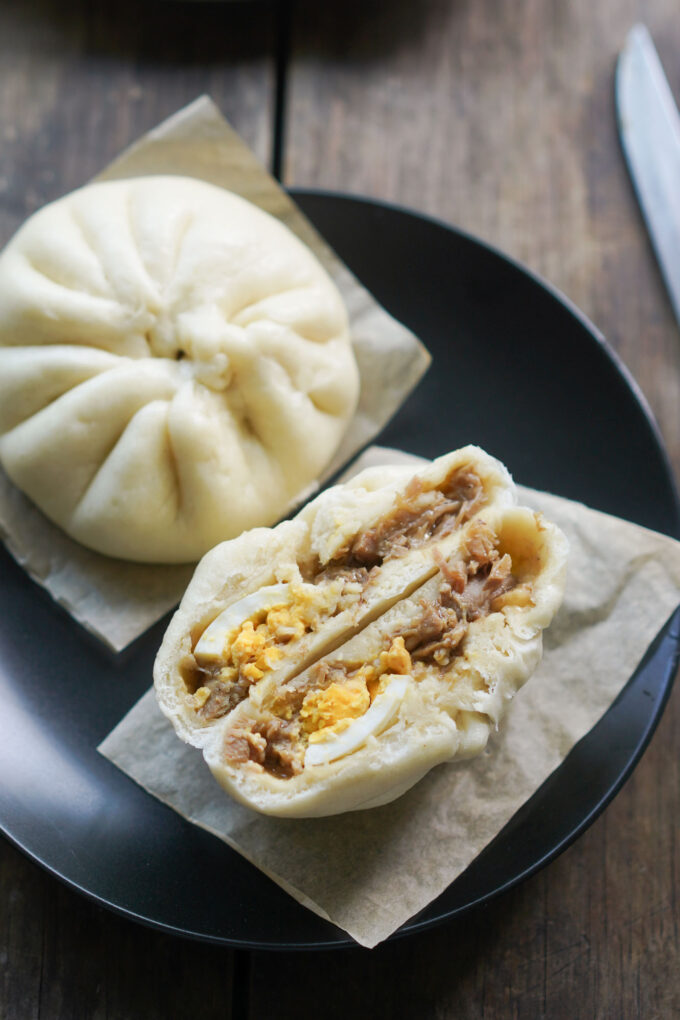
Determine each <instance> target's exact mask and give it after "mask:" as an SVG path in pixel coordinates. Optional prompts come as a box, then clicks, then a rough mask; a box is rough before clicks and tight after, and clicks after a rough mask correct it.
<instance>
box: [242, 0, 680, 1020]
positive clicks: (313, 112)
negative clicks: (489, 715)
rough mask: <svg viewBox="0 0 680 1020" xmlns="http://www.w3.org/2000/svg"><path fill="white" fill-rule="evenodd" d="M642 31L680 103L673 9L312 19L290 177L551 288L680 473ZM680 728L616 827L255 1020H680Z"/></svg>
mask: <svg viewBox="0 0 680 1020" xmlns="http://www.w3.org/2000/svg"><path fill="white" fill-rule="evenodd" d="M636 20H644V21H646V23H647V24H648V26H649V27H650V29H651V31H652V33H653V35H654V36H655V38H656V39H657V42H658V46H659V50H660V54H661V57H662V60H663V61H664V63H665V66H666V69H667V72H668V75H669V79H670V81H671V85H672V86H673V87H674V89H675V90H676V95H678V96H679V97H680V20H679V19H678V17H677V7H676V4H675V3H674V2H672V0H649V2H647V3H634V2H632V0H601V2H598V3H592V0H573V2H570V3H569V4H563V3H559V2H558V0H553V2H542V0H528V2H526V3H524V4H506V3H502V2H501V0H451V2H447V0H423V2H421V3H419V4H412V3H407V2H405V0H403V2H393V3H391V4H389V5H384V4H382V3H379V2H377V0H375V2H368V3H367V2H362V3H359V2H358V0H357V2H354V0H345V2H343V3H342V4H339V3H337V2H335V3H329V4H326V5H318V4H314V3H311V2H310V0H299V2H298V3H297V5H296V12H295V20H294V24H293V52H292V61H291V73H290V79H289V83H288V104H287V111H286V112H287V147H286V159H285V163H284V167H285V180H286V182H287V183H288V184H291V185H295V186H302V187H304V186H313V187H321V188H331V189H339V190H343V191H352V192H357V193H362V194H369V195H372V196H375V197H378V198H383V199H388V200H390V201H395V202H397V203H401V204H404V205H407V206H411V207H413V208H415V209H418V210H421V211H424V212H426V213H430V214H433V215H435V216H438V217H441V218H442V219H444V220H446V221H448V222H451V223H454V224H456V225H458V226H460V227H462V228H463V229H465V230H468V231H471V232H472V233H474V234H477V235H479V236H481V237H483V238H484V239H486V240H487V241H490V242H491V243H493V244H495V245H497V246H498V247H500V248H501V249H504V250H505V251H507V252H509V253H510V254H511V255H513V256H515V257H516V258H518V259H520V260H522V261H524V262H525V263H527V264H528V265H529V266H530V267H531V268H532V269H534V270H535V271H537V272H538V273H540V274H542V275H543V276H545V277H546V278H547V279H549V280H550V281H551V282H552V283H553V284H555V285H556V286H557V287H558V288H560V289H561V290H562V291H564V292H565V293H566V294H567V295H568V296H569V297H570V298H571V299H572V300H573V301H574V302H575V303H576V304H577V305H579V306H580V307H581V308H582V309H583V310H584V311H585V312H586V313H587V314H588V315H589V316H590V317H591V318H592V319H593V321H594V322H595V323H596V324H597V325H598V326H599V327H600V329H601V330H602V331H603V332H604V333H605V334H606V336H607V337H608V339H609V341H610V343H611V344H612V346H613V347H614V349H615V350H616V351H617V352H618V353H619V354H620V356H621V357H622V359H623V360H624V362H625V364H626V365H627V366H628V368H629V369H630V371H631V372H632V374H633V375H634V377H635V378H636V379H637V380H638V382H639V384H640V386H641V388H642V390H643V392H644V394H645V395H646V397H647V399H648V401H649V404H650V406H651V407H652V409H653V411H654V414H655V415H656V418H657V420H658V422H659V425H660V428H661V430H662V433H663V436H664V438H665V441H666V443H667V446H668V449H669V452H670V455H671V459H672V462H673V465H674V468H675V470H676V473H677V471H678V469H680V333H679V330H678V326H677V324H676V323H675V322H674V320H673V318H672V314H671V310H670V304H669V301H668V298H667V296H666V293H665V291H664V289H663V284H662V282H661V278H660V274H659V271H658V269H657V266H656V264H655V262H654V259H653V256H652V252H651V247H650V244H649V241H648V239H647V236H646V233H645V230H644V227H643V223H642V219H641V216H640V213H639V210H638V207H637V204H636V201H635V197H634V194H633V191H632V187H631V184H630V181H629V179H628V175H627V171H626V169H625V165H624V162H623V158H622V154H621V150H620V146H619V142H618V137H617V132H616V126H615V119H614V99H613V75H614V66H615V58H616V54H617V52H618V50H619V48H620V47H621V45H622V43H623V40H624V38H625V35H626V32H627V31H628V29H629V27H630V26H631V25H632V24H633V23H634V22H635V21H636ZM583 413H584V414H587V413H588V409H587V408H583ZM621 441H622V442H625V441H626V437H625V436H622V437H621ZM679 725H680V691H677V690H676V692H675V695H674V696H673V697H672V699H671V702H670V705H669V707H668V709H667V711H666V714H665V716H664V718H663V720H662V722H661V725H660V726H659V729H658V731H657V733H656V735H655V737H654V740H653V742H652V744H651V746H650V748H649V749H648V751H647V753H646V755H645V757H644V758H643V760H642V762H641V764H640V765H639V766H638V768H637V770H636V771H635V773H634V775H633V777H632V779H631V780H630V781H629V782H628V783H627V785H626V786H625V787H624V789H623V791H622V792H621V793H620V794H619V796H618V797H617V798H616V800H615V801H614V802H613V803H612V804H611V805H610V807H609V808H608V809H607V811H606V812H605V814H604V815H603V816H602V817H601V818H600V819H599V820H598V821H597V822H596V823H595V825H594V826H593V827H592V828H591V829H590V830H589V831H588V832H587V833H586V834H585V835H584V836H583V837H582V838H581V839H580V840H579V841H578V842H577V843H576V844H575V845H574V846H573V847H571V848H570V849H569V850H568V851H567V852H566V853H565V854H564V855H563V856H562V857H560V858H559V859H558V860H557V861H555V862H554V863H553V864H552V865H550V867H549V868H547V869H546V870H545V871H544V872H542V873H540V874H539V875H537V876H535V877H534V878H533V879H531V880H530V881H528V882H527V883H525V884H524V885H523V886H521V887H520V888H518V889H516V890H514V891H513V892H511V893H510V894H508V895H506V896H505V897H503V898H502V899H500V900H499V901H497V902H495V903H492V904H491V905H489V906H488V907H486V908H485V909H484V910H481V911H478V912H476V913H474V914H472V915H470V916H468V917H466V918H464V919H462V920H461V921H459V922H455V923H452V924H449V925H446V926H444V927H442V928H441V929H439V930H437V931H432V932H429V933H427V934H425V935H420V936H418V937H417V938H413V939H409V940H408V941H401V942H394V943H393V944H388V945H385V946H382V947H378V948H377V949H375V950H373V951H372V952H371V953H367V952H362V951H358V950H357V951H353V952H347V953H338V954H327V955H324V956H323V957H318V956H313V955H311V954H302V955H299V956H296V957H295V958H294V959H292V960H291V959H290V958H280V957H275V956H272V955H265V954H262V955H258V956H257V957H256V960H255V964H254V969H253V987H252V994H253V1005H252V1016H253V1017H255V1016H266V1015H269V1014H270V1013H271V1010H272V1009H273V1008H274V1004H275V1003H276V1004H277V1008H279V1009H280V1012H281V1014H282V1015H287V1013H289V1012H292V1011H293V1009H295V1015H296V1016H312V1015H313V1007H312V1006H311V1005H308V1006H305V1004H304V1003H303V1004H301V1003H300V1001H299V994H298V990H299V989H300V988H301V987H304V989H305V994H304V1000H305V1003H314V1004H316V1005H318V1004H319V1003H320V1002H323V1003H324V1010H325V1015H327V1016H329V1017H344V1016H348V1015H360V1016H368V1015H376V1014H377V1015H384V1016H433V1017H434V1016H436V1017H451V1018H453V1017H455V1018H456V1020H458V1018H467V1017H470V1018H472V1017H475V1018H479V1017H488V1018H492V1017H493V1018H495V1017H513V1018H515V1017H516V1018H525V1017H526V1018H527V1020H528V1018H535V1017H550V1018H570V1020H572V1018H576V1017H583V1018H592V1017H602V1018H604V1017H607V1018H609V1017H611V1018H619V1017H644V1018H645V1020H647V1018H659V1020H662V1018H666V1017H671V1016H676V1015H680V977H679V973H678V966H677V960H678V957H679V950H680V938H679V928H680V923H679V922H680V916H679V906H678V902H677V888H678V884H677V883H678V875H680V847H679V845H678V838H677V819H678V817H679V816H680V786H679V778H678V766H677V733H678V730H679ZM330 989H332V990H333V994H332V995H331V993H330Z"/></svg>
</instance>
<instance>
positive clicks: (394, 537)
mask: <svg viewBox="0 0 680 1020" xmlns="http://www.w3.org/2000/svg"><path fill="white" fill-rule="evenodd" d="M483 501H484V489H483V486H482V483H481V481H480V478H479V476H478V475H477V474H476V473H475V472H474V471H472V470H470V468H459V469H458V471H456V472H454V473H453V474H452V476H451V477H450V478H448V479H447V480H446V482H445V483H444V485H443V486H442V487H441V488H437V489H426V488H425V487H424V486H423V483H422V481H421V480H420V479H419V478H414V479H413V481H412V482H410V484H409V485H408V486H407V488H406V490H405V492H404V494H403V496H399V497H398V499H397V505H396V507H395V509H394V510H393V511H392V512H391V513H390V514H386V515H385V517H383V518H382V520H380V521H379V522H378V523H377V524H376V525H374V526H373V527H372V528H367V529H365V530H364V531H362V532H360V533H359V534H358V535H357V537H356V538H355V540H354V542H353V544H352V548H351V550H350V552H351V556H352V558H353V559H354V560H355V561H356V562H358V563H363V564H366V565H370V566H380V564H381V563H383V562H384V561H385V560H387V559H393V558H395V557H400V556H404V555H405V554H406V553H407V552H409V550H411V549H414V548H417V547H418V546H420V545H424V544H425V543H426V542H429V541H431V540H432V539H433V538H437V539H440V538H443V537H444V535H447V534H448V533H449V532H450V531H453V530H454V529H455V528H457V527H459V526H460V525H461V524H463V523H465V521H468V520H469V519H470V518H471V517H472V516H473V515H474V514H475V513H477V511H478V510H479V509H480V508H481V506H482V503H483Z"/></svg>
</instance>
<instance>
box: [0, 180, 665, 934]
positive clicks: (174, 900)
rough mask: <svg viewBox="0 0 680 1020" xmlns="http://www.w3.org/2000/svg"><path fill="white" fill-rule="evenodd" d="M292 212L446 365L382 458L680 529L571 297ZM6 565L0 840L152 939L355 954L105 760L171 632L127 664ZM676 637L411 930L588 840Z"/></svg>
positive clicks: (487, 266) (422, 223) (656, 696)
mask: <svg viewBox="0 0 680 1020" xmlns="http://www.w3.org/2000/svg"><path fill="white" fill-rule="evenodd" d="M296 197H297V199H298V201H299V203H300V205H301V206H302V208H303V209H304V211H305V212H306V213H307V214H308V215H309V216H310V218H311V219H312V220H313V221H314V222H315V223H316V224H317V226H318V227H319V229H320V230H321V233H322V234H324V235H325V237H326V238H327V239H328V240H329V241H330V243H331V244H332V245H333V246H334V247H335V248H336V250H337V251H338V253H339V254H340V255H341V257H342V258H344V259H345V260H346V262H347V263H348V264H349V266H350V267H351V268H352V269H353V270H354V271H355V272H356V274H357V275H358V276H359V278H360V279H361V280H362V281H363V282H364V283H365V284H366V285H367V286H368V287H369V288H370V289H371V290H372V291H373V293H374V294H375V295H376V296H377V298H378V299H379V300H380V301H382V302H383V303H384V304H385V306H386V307H387V308H388V309H389V310H390V311H391V312H392V313H393V314H394V315H395V316H396V317H397V318H399V319H401V320H402V321H403V322H405V323H406V324H407V325H409V326H410V327H412V328H413V329H414V330H415V332H416V333H418V334H419V335H420V336H421V337H422V339H423V340H424V342H425V343H426V344H427V346H428V347H429V349H430V351H431V352H432V355H433V358H434V366H433V368H432V369H431V370H430V372H429V374H428V375H427V377H426V379H425V381H424V382H423V383H422V384H421V385H420V387H419V388H418V390H417V391H416V392H415V393H414V394H413V396H412V397H411V398H410V400H408V402H407V403H406V405H405V406H404V407H403V408H402V410H401V411H400V413H399V415H398V416H397V417H396V418H395V419H394V421H393V422H392V423H391V424H390V426H389V427H388V429H387V430H386V431H385V433H384V434H383V435H382V436H381V437H380V441H381V442H383V443H384V444H388V445H393V446H399V447H402V448H403V449H405V450H410V451H412V452H414V453H419V454H424V455H426V456H433V455H436V454H439V453H442V452H444V451H446V450H449V449H452V448H454V447H457V446H461V445H463V444H465V443H470V442H473V443H477V444H478V445H480V446H483V447H485V448H486V449H487V450H489V452H491V453H493V454H495V455H496V456H498V457H499V458H500V459H501V460H503V461H504V462H505V463H506V464H507V465H508V466H509V467H510V469H511V471H512V472H513V474H514V476H515V478H516V479H517V480H518V481H520V482H523V483H525V484H527V485H532V486H535V487H537V488H543V489H549V490H552V491H553V492H556V493H560V494H562V495H564V496H569V497H572V498H575V499H580V500H583V501H584V502H586V503H589V504H590V505H591V506H594V507H597V508H599V509H601V510H605V511H608V512H610V513H614V514H618V515H619V516H622V517H625V518H628V519H630V520H633V521H637V522H639V523H640V524H644V525H646V526H647V527H650V528H654V529H656V530H658V531H664V532H666V533H668V534H670V535H674V536H677V535H678V534H679V533H680V515H679V511H678V503H677V499H676V494H675V490H674V486H673V481H672V476H671V473H670V470H669V465H668V462H667V459H666V455H665V453H664V450H663V447H662V445H661V442H660V439H659V435H658V433H657V431H656V429H655V427H654V425H653V423H652V421H651V419H650V417H649V414H648V412H647V410H646V408H645V406H644V404H643V402H642V400H641V398H640V395H639V393H638V392H637V391H636V389H635V387H634V385H633V384H632V382H631V380H630V379H629V378H628V377H627V375H626V373H625V372H624V371H623V370H622V368H621V366H620V365H619V364H618V363H617V361H616V360H615V359H614V357H613V356H612V354H611V352H610V351H609V350H608V348H607V347H606V346H605V345H604V343H603V340H602V338H601V337H600V336H599V335H598V333H597V332H596V331H595V330H594V329H593V327H592V326H590V325H589V324H588V323H587V322H586V321H585V320H584V318H583V317H582V316H581V315H580V314H579V313H578V312H577V311H576V310H575V309H574V308H572V307H571V306H569V305H568V304H567V302H565V301H564V299H562V298H561V297H559V295H557V294H555V293H554V292H552V291H551V290H549V289H548V288H546V287H545V286H544V285H543V284H542V283H541V282H540V281H538V280H536V279H535V278H534V277H533V276H531V275H529V274H528V273H527V272H526V271H525V270H523V269H521V268H520V267H519V266H517V265H515V264H514V263H512V262H510V261H508V260H507V259H505V258H504V257H503V256H501V255H499V254H498V253H497V252H494V251H492V250H490V249H489V248H487V247H485V246H484V245H482V244H480V243H479V242H478V241H475V240H474V239H473V238H470V237H467V236H465V235H463V234H460V233H458V232H456V231H455V230H452V229H450V228H448V227H445V226H443V225H441V224H439V223H436V222H433V221H431V220H428V219H424V218H422V217H419V216H416V215H414V214H412V213H408V212H405V211H403V210H399V209H394V208H390V207H387V206H384V205H379V204H376V203H372V202H366V201H361V200H357V199H352V198H346V197H341V196H337V195H324V194H307V193H303V194H298V195H297V196H296ZM0 570H1V573H0V704H2V715H1V716H0V776H2V782H1V788H0V826H1V828H2V831H3V832H4V833H5V834H6V835H7V836H8V837H9V838H10V839H11V840H12V841H13V842H14V843H16V845H17V846H19V847H21V848H22V849H23V850H25V852H26V853H27V854H28V855H29V856H30V857H32V858H33V859H34V860H35V861H37V862H39V863H40V864H42V865H43V866H44V867H45V868H47V869H48V870H49V871H51V872H52V873H53V874H54V875H56V876H59V877H60V878H62V879H63V880H64V881H66V882H67V883H68V884H69V885H71V886H72V887H74V888H76V889H79V890H81V891H82V892H83V893H85V894H86V895H88V896H90V897H92V898H93V899H95V900H97V901H98V902H100V903H103V904H105V905H107V906H110V907H111V908H113V909H114V910H117V911H119V912H120V913H122V914H125V915H127V916H129V917H132V918H135V919H137V920H140V921H143V922H146V923H148V924H151V925H154V926H156V927H159V928H164V929H167V930H171V931H175V932H178V933H180V934H184V935H191V936H195V937H198V938H203V939H208V940H211V941H215V942H223V943H227V944H230V945H237V946H242V947H243V946H246V947H273V948H310V947H322V946H325V947H329V946H331V947H332V946H340V945H348V944H351V943H349V940H347V939H346V938H344V937H343V936H342V934H341V933H340V932H339V931H338V930H337V929H336V928H334V927H333V926H332V925H330V924H327V923H326V922H324V921H322V920H320V919H319V918H318V917H316V916H315V915H314V914H312V913H311V912H310V911H308V910H305V909H304V908H303V907H301V906H299V905H298V904H297V903H296V902H295V901H294V900H293V899H291V898H290V897H289V896H287V895H286V893H284V892H283V891H282V890H281V889H279V888H278V886H276V885H275V884H274V883H273V882H271V881H269V880H268V879H267V878H265V877H264V876H263V875H262V874H260V873H259V872H258V871H257V870H256V869H255V868H253V867H252V866H251V865H250V864H248V863H247V862H246V861H245V860H243V859H242V858H241V857H239V855H238V854H236V853H234V852H233V851H231V850H230V849H228V848H227V847H226V846H224V845H223V844H222V843H221V842H219V840H217V839H215V838H214V837H212V836H210V835H209V834H208V833H205V832H203V831H202V830H200V829H198V828H195V827H194V826H192V825H189V823H187V822H185V821H183V820H182V819H181V818H180V817H179V816H177V815H176V814H175V813H174V812H173V811H171V810H170V809H169V808H167V807H164V806H163V805H162V804H160V803H159V802H158V801H156V800H154V798H153V797H150V796H148V795H147V794H146V793H144V792H143V791H142V790H141V789H140V788H139V787H137V786H136V785H135V784H134V783H133V782H132V781H131V780H130V779H128V778H127V777H126V776H125V775H123V773H122V772H120V771H118V769H116V768H115V767H114V766H113V765H112V764H111V763H110V762H108V761H106V760H105V759H104V758H102V757H101V756H100V755H98V754H97V752H96V750H95V748H96V746H97V744H98V743H99V742H100V741H101V739H102V738H103V737H104V736H105V735H106V734H107V733H108V732H109V731H110V730H111V729H112V727H113V726H114V724H115V723H116V722H118V720H119V719H120V718H121V717H122V716H123V715H124V714H125V712H126V711H127V709H128V708H129V707H130V706H131V705H132V704H133V703H134V702H135V701H136V699H137V698H138V697H139V696H140V695H141V694H142V692H143V691H144V690H145V689H146V688H147V687H148V685H149V682H150V679H151V668H152V663H153V659H154V654H155V651H156V649H157V647H158V644H159V642H160V639H161V636H162V633H163V630H164V627H165V623H166V621H163V622H162V623H161V624H159V625H158V626H156V627H154V628H153V630H152V631H151V632H149V633H148V634H147V635H145V636H144V637H143V638H141V639H140V640H139V641H138V642H137V643H136V644H135V645H134V646H133V647H132V648H130V649H128V650H127V652H126V653H124V654H123V655H122V656H120V657H118V658H115V657H114V656H112V655H109V654H107V652H106V651H105V650H104V649H103V648H101V647H100V646H99V645H98V644H97V643H96V642H95V641H94V640H93V639H90V638H89V637H88V636H87V635H86V634H85V633H84V632H83V631H82V630H81V629H80V628H79V627H78V626H77V625H76V624H74V623H73V622H72V621H71V619H70V618H69V617H68V616H67V615H66V614H65V613H63V612H62V611H61V610H59V609H58V608H57V607H56V606H54V605H53V603H52V602H51V600H50V599H49V598H48V597H47V596H46V595H45V594H44V593H43V592H42V590H41V589H39V588H37V587H36V586H35V585H34V584H32V583H31V582H30V581H29V580H28V579H27V578H26V576H25V574H24V572H23V571H22V570H21V569H20V568H19V567H18V566H17V565H16V564H15V563H14V561H13V560H12V559H11V558H10V557H9V556H8V555H7V554H6V553H5V552H2V553H0ZM678 629H679V628H678V619H677V618H673V619H672V620H671V621H669V624H668V625H667V627H666V628H665V630H664V632H663V634H662V635H661V636H660V638H659V639H658V641H657V642H656V644H655V646H654V648H653V649H652V650H651V651H650V654H649V655H648V658H647V660H646V662H645V663H644V664H643V666H642V667H641V668H640V669H639V670H638V672H637V673H636V675H635V676H634V677H632V678H631V681H630V683H629V684H628V685H627V687H626V689H625V691H624V693H623V694H622V695H621V696H620V697H619V699H618V700H617V702H616V703H615V705H614V706H612V708H611V709H610V710H609V712H607V714H606V716H605V717H604V718H603V719H602V721H601V722H600V723H599V724H598V726H596V727H595V729H594V730H593V731H591V733H590V734H589V735H588V736H587V737H586V738H585V739H584V740H583V741H582V742H581V743H580V744H579V745H578V746H577V747H576V748H575V749H574V750H573V751H572V753H571V754H570V755H569V757H568V758H567V760H566V761H565V762H564V764H563V765H562V766H561V768H559V769H558V770H557V772H555V773H554V774H553V776H551V777H550V779H549V780H548V781H547V782H546V783H545V785H544V786H543V787H541V789H540V790H539V791H538V792H537V793H536V795H535V796H534V797H533V798H532V799H531V801H530V802H529V803H528V804H527V805H526V806H525V807H524V808H523V809H522V810H521V811H520V812H519V814H518V815H516V816H515V817H514V818H513V819H512V820H511V822H510V823H509V824H508V825H507V826H506V828H505V829H504V830H503V832H502V833H501V834H500V835H499V836H498V837H497V839H496V840H495V841H494V843H493V844H492V845H491V846H489V847H488V848H487V849H486V850H485V851H484V853H482V854H481V856H480V857H479V858H478V859H477V860H476V861H475V862H474V863H473V865H472V866H471V867H470V868H469V869H468V870H467V871H466V872H465V873H464V874H463V875H462V876H461V877H460V878H459V879H458V880H457V881H456V882H454V883H453V885H451V886H450V887H449V889H447V890H446V892H445V893H444V894H443V895H442V896H440V897H439V898H438V899H437V900H436V901H435V902H434V903H432V904H431V905H430V906H429V907H428V908H427V909H426V910H425V911H423V912H422V913H421V914H420V915H418V916H417V917H416V918H414V919H413V920H412V921H411V922H409V924H407V925H405V927H404V928H403V929H402V930H401V932H400V934H405V933H409V932H414V931H417V930H419V929H421V928H424V927H427V926H429V925H432V924H435V923H437V922H440V921H442V920H444V919H445V918H447V917H450V916H452V915H453V914H457V913H460V912H462V911H464V910H467V909H469V908H470V907H471V906H472V905H474V904H476V903H479V902H483V901H485V900H487V899H489V898H490V897H491V896H494V895H495V894H497V893H498V892H500V891H501V890H503V889H505V888H508V887H509V886H511V885H513V884H514V883H516V882H518V881H519V880H520V879H522V878H523V877H525V876H526V875H527V874H529V873H531V872H533V871H535V870H536V869H537V868H539V867H540V866H541V865H542V864H545V863H546V862H547V861H548V860H550V859H551V858H552V857H554V856H555V855H556V854H557V853H559V851H560V850H562V849H564V847H565V846H567V845H568V844H569V843H570V842H571V841H572V840H573V839H574V838H575V837H576V836H577V835H578V834H579V833H580V832H581V831H583V829H584V828H585V827H586V826H587V825H588V824H589V823H590V822H591V821H592V820H593V818H594V817H595V816H596V815H597V813H598V812H599V811H600V810H601V809H602V808H603V806H604V805H605V804H606V803H607V802H608V801H609V800H610V799H611V797H613V795H614V794H615V793H616V791H617V789H618V788H619V787H620V785H621V783H622V782H623V781H624V779H625V778H626V776H627V775H628V774H629V772H630V771H631V769H632V768H633V766H634V764H635V762H636V761H637V759H638V757H639V755H640V754H641V752H642V750H643V748H644V746H645V744H646V742H647V740H648V739H649V737H650V735H651V733H652V731H653V729H654V726H655V724H656V722H657V721H658V718H659V715H660V713H661V710H662V708H663V705H664V702H665V699H666V697H667V695H668V692H669V689H670V685H671V682H672V678H673V674H674V672H675V665H676V658H677V653H678V645H679V638H678ZM206 875H209V876H210V883H209V884H206V881H205V876H206Z"/></svg>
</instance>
